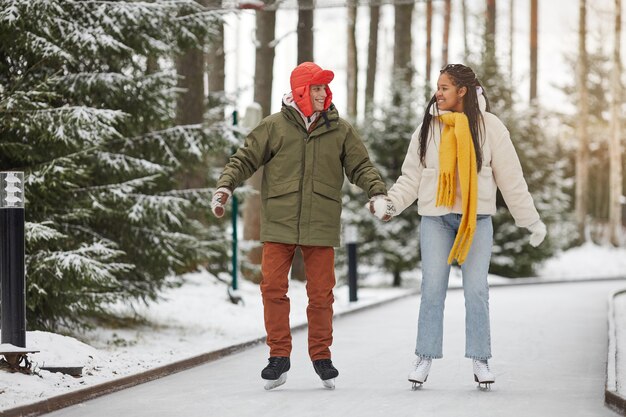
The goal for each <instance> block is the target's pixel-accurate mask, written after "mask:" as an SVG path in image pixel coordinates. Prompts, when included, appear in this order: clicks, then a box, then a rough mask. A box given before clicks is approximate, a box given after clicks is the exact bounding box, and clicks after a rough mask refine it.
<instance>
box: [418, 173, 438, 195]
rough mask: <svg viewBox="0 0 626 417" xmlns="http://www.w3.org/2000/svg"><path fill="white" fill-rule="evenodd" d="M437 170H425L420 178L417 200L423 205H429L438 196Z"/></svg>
mask: <svg viewBox="0 0 626 417" xmlns="http://www.w3.org/2000/svg"><path fill="white" fill-rule="evenodd" d="M437 181H438V178H437V170H436V169H435V168H424V169H423V170H422V177H421V178H420V185H419V187H420V188H419V190H418V192H417V200H418V202H419V203H421V204H428V203H430V202H431V201H433V200H434V199H435V197H436V196H437Z"/></svg>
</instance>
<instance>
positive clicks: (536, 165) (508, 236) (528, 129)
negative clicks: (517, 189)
mask: <svg viewBox="0 0 626 417" xmlns="http://www.w3.org/2000/svg"><path fill="white" fill-rule="evenodd" d="M485 67H488V68H485ZM473 68H474V69H475V72H476V73H477V75H478V77H479V79H480V80H481V83H482V84H483V86H484V88H485V93H486V94H487V97H488V98H489V101H490V104H491V112H492V113H494V114H495V115H497V116H498V117H499V118H500V120H502V122H503V123H504V124H505V126H506V127H507V128H508V130H509V132H510V134H511V140H512V141H513V145H514V146H515V149H516V151H517V154H518V157H519V159H520V162H521V164H522V169H523V171H524V177H525V179H526V182H527V183H528V189H529V191H530V193H531V194H532V196H533V199H534V202H535V206H536V207H537V210H538V211H539V215H540V216H541V219H542V220H543V222H544V223H545V224H546V226H547V227H548V237H547V238H546V241H544V243H542V244H541V246H539V247H538V248H533V247H532V246H530V244H529V243H528V238H529V233H528V231H527V230H526V229H521V228H518V227H517V226H515V222H514V220H513V217H512V216H511V214H510V212H509V210H508V209H507V208H506V205H505V202H504V199H503V198H502V195H501V194H500V192H499V191H498V198H497V207H498V209H497V213H496V215H495V216H494V217H493V223H494V246H493V255H492V258H491V266H490V272H491V273H494V274H498V275H503V276H507V277H523V276H532V275H534V274H535V272H536V267H537V265H538V264H540V262H541V261H543V260H545V259H547V258H549V257H551V256H552V255H553V254H554V252H555V251H556V250H558V249H560V248H563V247H567V246H568V245H569V244H570V242H571V240H572V238H573V237H574V235H573V233H574V230H575V229H574V228H573V224H572V219H571V218H570V212H569V211H570V210H569V209H570V204H571V199H570V195H569V191H570V190H571V187H572V182H571V181H570V180H569V179H568V177H567V176H566V168H567V162H566V161H565V160H563V158H562V152H561V150H560V149H559V147H558V143H557V140H556V138H555V137H551V136H550V134H549V133H548V132H547V131H546V126H548V125H549V123H548V122H547V121H548V117H549V116H550V115H549V114H545V113H543V112H542V109H540V108H538V107H532V108H529V109H518V108H517V107H515V106H514V103H515V101H514V93H513V88H512V86H511V85H510V84H509V82H508V81H507V77H505V76H504V75H503V74H502V72H501V71H500V69H499V67H498V65H497V63H495V62H488V61H486V62H484V63H483V65H475V66H473ZM483 73H485V74H490V75H489V78H483V77H482V76H481V74H483ZM535 106H536V105H535Z"/></svg>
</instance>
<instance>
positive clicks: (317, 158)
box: [211, 62, 387, 389]
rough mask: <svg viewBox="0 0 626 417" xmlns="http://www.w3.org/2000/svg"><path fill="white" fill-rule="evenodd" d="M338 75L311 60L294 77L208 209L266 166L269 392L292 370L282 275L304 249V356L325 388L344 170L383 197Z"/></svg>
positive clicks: (330, 372) (330, 383)
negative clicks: (338, 94)
mask: <svg viewBox="0 0 626 417" xmlns="http://www.w3.org/2000/svg"><path fill="white" fill-rule="evenodd" d="M333 77H334V74H333V73H332V72H331V71H328V70H323V69H322V68H320V67H319V66H318V65H316V64H314V63H312V62H304V63H302V64H300V65H298V66H297V67H296V68H295V69H294V70H293V72H292V73H291V78H290V82H291V92H290V93H288V94H286V95H285V96H284V97H283V106H282V109H281V111H280V112H278V113H274V114H272V115H270V116H268V117H266V118H265V119H263V120H262V121H261V123H260V124H259V125H258V126H257V127H256V128H255V129H254V130H253V131H252V132H251V133H250V134H249V135H248V137H247V138H246V140H245V143H244V145H243V146H242V147H241V148H239V149H238V150H237V152H236V153H235V154H234V155H233V156H231V158H230V161H229V162H228V164H226V167H225V168H224V171H223V172H222V175H221V176H220V178H219V180H218V182H217V190H216V191H215V193H214V195H213V199H212V201H211V207H212V210H213V212H214V213H215V215H216V216H218V217H221V216H223V215H224V205H225V204H226V202H227V200H228V199H229V197H230V196H231V194H232V191H233V190H234V189H235V188H236V187H237V186H239V185H240V184H242V183H243V182H244V181H245V180H246V179H247V178H249V177H250V176H251V175H252V174H253V173H254V172H255V171H256V170H257V169H258V168H259V167H261V166H264V167H265V168H264V171H263V180H262V185H261V199H262V206H261V241H262V242H263V256H262V260H261V272H262V281H261V294H262V297H263V306H264V316H265V329H266V331H267V344H268V346H269V348H270V358H269V361H268V365H267V367H266V368H265V369H263V371H262V372H261V377H262V378H263V379H264V380H266V381H267V382H266V385H265V388H266V389H272V388H275V387H277V386H279V385H282V384H284V383H285V381H286V379H287V374H286V372H287V371H288V370H289V368H290V362H289V356H290V354H291V332H290V327H289V298H288V297H287V288H288V272H289V268H290V266H291V263H292V260H293V256H294V251H295V250H296V247H298V246H299V247H300V249H301V250H302V255H303V257H304V267H305V272H306V278H307V285H306V289H307V295H308V298H309V304H308V307H307V319H308V324H309V335H308V343H309V356H310V358H311V361H312V362H313V368H314V369H315V372H316V373H317V374H318V375H319V377H320V378H321V379H322V382H323V383H324V386H326V387H327V388H331V389H332V388H334V379H335V377H337V375H338V374H339V372H338V371H337V369H336V368H335V367H334V366H333V363H332V360H331V352H330V345H331V344H332V340H333V338H332V316H333V307H332V305H333V301H334V298H333V287H334V285H335V273H334V249H333V247H334V246H339V244H340V243H339V242H340V240H339V234H340V229H341V226H340V216H341V187H342V184H343V182H344V172H345V175H346V176H347V177H348V179H349V180H350V182H352V183H354V184H356V185H358V186H359V187H361V188H362V189H363V190H364V191H365V192H366V193H367V195H368V197H369V198H370V200H371V201H373V200H374V199H377V198H382V197H384V195H386V193H387V190H386V187H385V184H384V183H383V181H382V180H381V177H380V174H379V173H378V171H377V170H376V168H374V166H373V165H372V162H371V161H370V159H369V156H368V153H367V150H366V149H365V146H364V145H363V143H362V141H361V139H360V138H359V135H358V134H357V132H356V131H355V130H354V128H353V127H352V126H351V125H350V124H349V123H348V122H346V121H345V120H343V119H341V118H340V117H339V115H338V113H337V109H336V108H335V106H334V105H333V104H332V102H331V98H332V93H331V91H330V88H329V87H328V84H329V83H330V82H331V81H332V79H333Z"/></svg>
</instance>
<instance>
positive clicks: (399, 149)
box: [346, 77, 419, 286]
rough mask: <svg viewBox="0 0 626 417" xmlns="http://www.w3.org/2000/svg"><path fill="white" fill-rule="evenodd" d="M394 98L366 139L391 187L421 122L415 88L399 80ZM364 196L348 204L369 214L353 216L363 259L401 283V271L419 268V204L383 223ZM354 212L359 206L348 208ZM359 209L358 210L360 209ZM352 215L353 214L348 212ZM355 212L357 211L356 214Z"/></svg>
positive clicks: (366, 129)
mask: <svg viewBox="0 0 626 417" xmlns="http://www.w3.org/2000/svg"><path fill="white" fill-rule="evenodd" d="M395 80H396V84H395V85H394V87H393V94H392V97H390V102H389V104H387V105H386V106H385V107H383V108H381V109H379V110H380V112H379V113H380V114H379V115H378V116H374V118H373V119H372V120H368V121H367V122H368V123H367V124H366V125H365V126H363V128H362V132H363V139H364V141H365V144H366V146H367V148H368V150H369V152H370V157H371V158H372V161H373V162H374V165H375V166H376V167H377V168H378V169H379V170H380V172H381V175H382V177H383V179H384V180H385V182H386V183H387V186H388V187H391V185H392V184H393V183H394V182H395V181H396V179H397V178H398V177H399V176H400V174H401V168H402V163H403V162H404V157H405V155H406V151H407V148H408V146H409V142H410V140H411V135H412V134H413V132H414V131H415V129H416V127H417V125H418V119H417V114H416V112H415V109H416V108H417V107H416V103H415V102H414V101H415V97H416V96H417V94H415V93H414V91H413V89H412V88H410V87H407V86H406V85H405V84H404V83H402V82H400V81H398V80H401V77H395ZM361 200H362V199H358V198H357V199H356V200H355V199H350V201H356V203H354V202H348V203H347V204H348V205H349V207H350V204H357V207H355V209H357V210H359V211H360V212H364V213H365V214H366V216H365V217H363V216H357V217H356V218H352V219H349V220H351V221H352V222H353V223H357V224H358V226H359V233H360V236H361V242H362V244H361V245H360V246H359V253H360V259H362V260H364V261H365V262H367V263H370V264H372V265H376V266H378V267H382V268H384V269H385V270H386V271H387V272H389V273H391V274H392V275H393V285H394V286H400V285H401V274H402V273H403V272H406V271H409V270H412V269H415V268H416V267H417V266H418V261H419V245H418V243H419V240H418V225H419V216H418V215H417V207H416V206H411V207H409V208H407V209H406V210H405V211H404V212H403V213H402V214H400V215H399V216H396V217H394V218H393V219H392V220H391V221H389V222H388V223H382V222H381V221H380V220H378V219H376V218H374V217H373V216H372V215H371V214H369V213H368V212H367V210H364V209H363V203H362V201H361ZM348 211H349V212H351V213H354V212H355V210H354V209H352V210H350V209H348ZM359 211H357V212H359ZM346 216H349V215H346ZM352 216H354V215H352Z"/></svg>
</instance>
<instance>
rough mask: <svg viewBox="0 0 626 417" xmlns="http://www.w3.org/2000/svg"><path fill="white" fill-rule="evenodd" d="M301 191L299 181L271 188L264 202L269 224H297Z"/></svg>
mask: <svg viewBox="0 0 626 417" xmlns="http://www.w3.org/2000/svg"><path fill="white" fill-rule="evenodd" d="M299 191H300V180H299V179H297V180H292V181H288V182H284V183H282V184H276V185H273V186H271V187H270V188H269V190H268V192H267V197H266V198H265V199H264V200H263V206H264V209H265V218H266V219H267V220H268V221H269V222H278V223H289V222H296V220H297V217H298V202H299V201H298V200H299V196H300V193H299Z"/></svg>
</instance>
